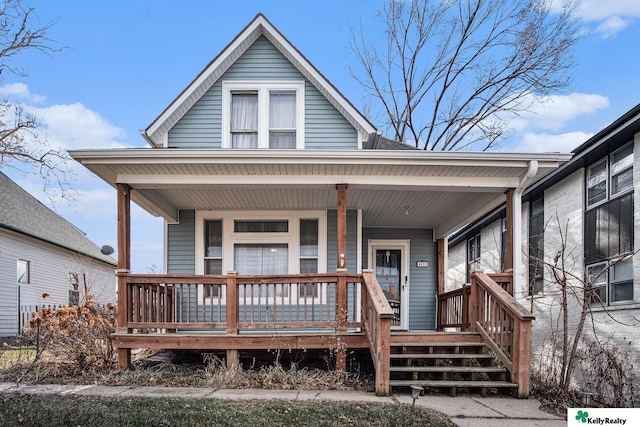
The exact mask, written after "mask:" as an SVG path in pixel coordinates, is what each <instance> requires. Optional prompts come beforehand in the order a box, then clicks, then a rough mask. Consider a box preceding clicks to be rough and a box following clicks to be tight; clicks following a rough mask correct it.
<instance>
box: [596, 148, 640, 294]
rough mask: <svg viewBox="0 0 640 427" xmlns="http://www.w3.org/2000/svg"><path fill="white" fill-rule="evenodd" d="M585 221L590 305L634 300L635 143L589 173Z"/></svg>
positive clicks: (606, 159)
mask: <svg viewBox="0 0 640 427" xmlns="http://www.w3.org/2000/svg"><path fill="white" fill-rule="evenodd" d="M586 186H587V210H586V212H585V217H584V227H585V228H584V236H585V244H584V250H585V254H584V256H585V264H586V279H587V281H588V282H589V283H590V284H591V285H592V286H593V288H594V293H593V294H592V295H591V298H590V299H591V302H592V303H598V304H603V305H610V304H615V303H619V302H629V301H632V300H633V257H632V254H633V252H634V242H633V241H634V223H635V214H634V201H633V197H634V195H633V143H632V142H630V143H628V144H626V145H624V146H623V147H622V148H620V149H618V150H616V151H614V152H613V153H611V154H610V155H609V156H607V157H606V158H604V159H602V160H600V161H598V162H597V163H595V164H594V165H592V166H590V167H589V168H588V169H587V185H586Z"/></svg>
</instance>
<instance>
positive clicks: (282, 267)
mask: <svg viewBox="0 0 640 427" xmlns="http://www.w3.org/2000/svg"><path fill="white" fill-rule="evenodd" d="M234 261H235V270H236V271H237V272H238V274H241V275H258V276H260V275H265V274H287V273H288V272H289V247H288V245H287V244H286V243H277V244H269V243H257V244H256V243H249V244H236V245H235V246H234ZM251 289H252V290H253V295H251V296H252V297H254V298H258V297H274V296H284V297H288V296H289V288H288V287H286V286H283V285H280V286H279V287H277V288H276V289H275V291H274V288H273V287H272V286H267V285H260V286H255V285H254V286H252V287H251ZM274 293H275V295H274ZM239 295H240V297H243V296H244V288H243V287H240V289H239Z"/></svg>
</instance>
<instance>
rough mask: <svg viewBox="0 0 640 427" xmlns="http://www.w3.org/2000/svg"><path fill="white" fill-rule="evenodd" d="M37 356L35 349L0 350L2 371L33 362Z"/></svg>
mask: <svg viewBox="0 0 640 427" xmlns="http://www.w3.org/2000/svg"><path fill="white" fill-rule="evenodd" d="M35 356H36V349H35V347H23V348H10V347H7V348H2V349H0V370H3V369H8V368H11V367H12V366H15V365H17V364H19V363H26V362H31V361H33V359H34V357H35Z"/></svg>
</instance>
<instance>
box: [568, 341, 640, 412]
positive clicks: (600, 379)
mask: <svg viewBox="0 0 640 427" xmlns="http://www.w3.org/2000/svg"><path fill="white" fill-rule="evenodd" d="M611 338H612V337H610V338H609V339H607V340H604V341H600V340H597V339H588V340H585V345H584V357H583V358H582V360H581V361H582V363H581V364H580V369H581V371H582V377H583V382H584V383H585V384H586V386H587V387H588V388H590V390H589V391H591V392H593V393H595V394H596V397H597V398H598V399H599V400H600V401H601V402H602V403H605V404H606V405H608V406H611V407H615V408H635V407H636V404H637V403H638V395H637V390H636V387H635V384H637V383H638V378H637V376H636V374H635V372H634V370H633V364H632V363H631V351H630V346H629V344H627V348H623V347H621V346H620V344H619V343H615V342H613V340H612V339H611Z"/></svg>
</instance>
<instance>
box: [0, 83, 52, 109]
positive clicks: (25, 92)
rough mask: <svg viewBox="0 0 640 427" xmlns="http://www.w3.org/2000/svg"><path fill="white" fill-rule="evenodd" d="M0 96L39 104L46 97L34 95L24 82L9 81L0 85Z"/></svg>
mask: <svg viewBox="0 0 640 427" xmlns="http://www.w3.org/2000/svg"><path fill="white" fill-rule="evenodd" d="M0 96H2V97H9V98H12V97H15V98H18V99H23V100H26V101H28V102H32V103H35V104H40V103H42V102H44V100H45V99H46V98H45V97H44V96H41V95H36V94H34V93H31V92H30V91H29V87H28V86H27V85H26V84H24V83H9V84H6V85H4V86H1V87H0Z"/></svg>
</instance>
